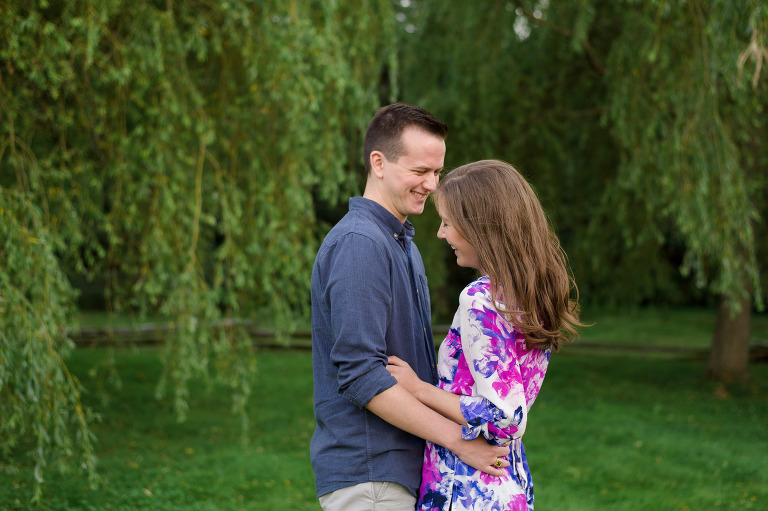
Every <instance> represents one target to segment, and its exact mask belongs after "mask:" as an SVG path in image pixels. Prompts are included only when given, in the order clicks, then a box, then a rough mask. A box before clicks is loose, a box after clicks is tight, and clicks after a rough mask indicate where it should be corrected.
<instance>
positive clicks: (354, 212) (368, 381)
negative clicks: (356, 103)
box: [311, 103, 580, 511]
mask: <svg viewBox="0 0 768 511" xmlns="http://www.w3.org/2000/svg"><path fill="white" fill-rule="evenodd" d="M446 134H447V127H446V125H445V124H444V123H442V122H441V121H440V120H438V119H437V118H436V117H435V116H433V115H432V114H431V113H429V112H428V111H426V110H424V109H422V108H420V107H416V106H413V105H407V104H403V103H396V104H393V105H389V106H386V107H383V108H381V109H379V110H378V112H377V113H376V115H375V116H374V118H373V120H372V121H371V123H370V124H369V126H368V129H367V131H366V135H365V141H364V147H363V156H364V159H365V166H366V170H367V180H366V186H365V191H364V194H363V196H362V197H353V198H351V199H350V201H349V212H348V213H347V214H346V216H344V218H342V220H341V221H339V223H338V224H336V225H335V226H334V227H333V228H332V229H331V231H330V232H329V233H328V235H327V236H326V237H325V239H324V241H323V243H322V245H321V247H320V249H319V251H318V254H317V257H316V260H315V264H314V268H313V271H312V351H313V373H314V407H315V420H316V423H317V426H316V429H315V432H314V435H313V437H312V443H311V458H312V467H313V469H314V472H315V481H316V485H317V493H318V497H319V499H320V505H321V506H322V508H323V509H324V510H325V511H357V510H374V509H375V510H382V511H383V510H398V511H399V510H413V509H421V510H443V511H449V510H450V511H460V510H491V509H492V510H499V511H501V510H511V511H526V510H530V509H533V482H532V479H531V474H530V470H529V468H528V463H527V461H526V457H525V450H524V449H523V444H522V436H523V433H524V432H525V428H526V423H527V417H528V411H529V409H530V407H531V405H532V404H533V401H534V400H535V398H536V396H537V394H538V392H539V389H540V387H541V384H542V381H543V379H544V375H545V373H546V370H547V365H548V362H549V357H550V354H551V352H552V351H553V350H557V349H558V347H559V345H560V344H561V343H563V342H567V341H568V340H569V339H570V338H572V337H574V336H575V335H576V327H578V326H580V322H579V318H578V307H577V303H576V301H575V300H572V299H571V292H572V291H575V283H574V282H573V279H572V277H571V275H570V273H569V271H568V269H567V266H566V261H565V255H564V253H563V252H562V250H561V248H560V244H559V242H558V240H557V237H556V236H555V234H554V232H553V231H552V229H551V227H550V226H549V224H548V222H547V219H546V216H545V214H544V211H543V210H542V207H541V205H540V203H539V200H538V199H537V197H536V195H535V193H534V192H533V190H532V189H531V187H530V185H529V184H528V183H527V182H526V180H525V179H524V178H523V177H522V176H521V175H520V173H519V172H517V170H515V169H514V168H513V167H512V166H511V165H509V164H507V163H504V162H501V161H496V160H484V161H479V162H475V163H470V164H467V165H464V166H461V167H459V168H457V169H455V170H453V171H451V172H450V173H448V174H447V176H446V177H445V178H444V179H443V180H442V181H441V180H440V174H441V172H442V170H443V164H444V157H445V150H446V146H445V138H446ZM430 195H432V196H433V198H434V199H435V205H436V207H437V211H438V213H439V214H440V217H441V219H442V222H441V225H440V228H439V230H438V232H437V236H438V237H439V238H441V239H444V240H445V241H446V242H447V243H448V244H449V245H450V246H451V248H452V249H453V250H454V253H455V255H456V263H457V264H458V265H459V266H463V267H469V268H475V269H476V270H477V271H478V278H477V279H476V280H475V281H474V282H472V283H470V284H469V285H467V287H466V288H464V290H463V291H462V292H461V295H460V297H459V306H458V310H457V311H456V314H455V316H454V319H453V323H452V324H451V328H450V331H449V333H448V335H447V336H446V338H445V340H444V341H443V342H442V344H441V345H440V348H439V352H438V354H437V356H436V355H435V349H434V343H433V338H432V330H431V327H430V316H431V311H430V301H429V290H428V287H427V278H426V272H425V268H424V263H423V261H422V258H421V255H420V254H419V251H418V248H417V247H416V245H415V244H414V242H413V235H414V229H413V226H412V225H411V223H410V222H409V221H408V217H409V216H410V215H418V214H421V213H422V212H423V211H424V207H425V204H426V202H427V199H428V197H429V196H430Z"/></svg>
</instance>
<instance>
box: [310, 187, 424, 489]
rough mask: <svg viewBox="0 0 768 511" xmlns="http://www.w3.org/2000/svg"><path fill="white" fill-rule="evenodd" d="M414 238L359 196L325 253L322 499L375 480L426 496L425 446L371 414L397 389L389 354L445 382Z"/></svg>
mask: <svg viewBox="0 0 768 511" xmlns="http://www.w3.org/2000/svg"><path fill="white" fill-rule="evenodd" d="M413 234H414V230H413V226H412V225H411V223H410V222H408V221H406V222H405V224H401V223H400V221H399V220H398V219H397V218H396V217H395V216H394V215H392V214H391V213H390V212H389V211H387V210H386V209H384V208H383V207H382V206H380V205H379V204H377V203H376V202H373V201H371V200H369V199H365V198H363V197H353V198H351V199H350V200H349V212H348V213H347V214H346V215H345V216H344V218H342V219H341V220H340V221H339V223H338V224H336V226H334V227H333V229H331V231H330V232H329V233H328V235H327V236H326V237H325V240H324V241H323V243H322V245H321V246H320V250H319V251H318V253H317V257H316V259H315V264H314V267H313V269H312V359H313V364H312V365H313V373H314V384H315V387H314V406H315V421H316V423H317V425H316V427H315V432H314V435H313V436H312V442H311V447H310V454H311V458H312V468H313V469H314V471H315V483H316V486H317V495H318V496H322V495H325V494H326V493H330V492H332V491H334V490H338V489H340V488H345V487H348V486H353V485H355V484H359V483H364V482H367V481H392V482H396V483H400V484H402V485H403V486H405V487H406V488H408V490H409V491H410V492H411V493H413V494H414V495H416V494H417V493H418V487H419V483H420V481H421V467H422V460H423V455H424V441H423V440H421V439H420V438H418V437H415V436H413V435H411V434H410V433H406V432H404V431H402V430H400V429H398V428H396V427H394V426H392V425H390V424H389V423H387V422H385V421H384V420H382V419H380V418H379V417H378V416H376V415H375V414H373V413H371V412H369V411H368V410H367V409H366V408H364V407H365V405H366V404H368V402H369V401H370V400H371V399H372V398H373V397H374V396H376V395H377V394H379V393H381V392H383V391H384V390H386V389H388V388H390V387H392V386H393V385H395V383H397V381H396V380H395V378H394V377H393V376H392V375H390V374H389V372H388V371H387V370H386V365H387V357H388V356H390V355H396V356H398V357H400V358H402V359H403V360H405V361H406V362H408V363H409V364H410V365H411V367H412V368H413V370H414V371H416V374H418V375H419V377H420V378H421V379H422V380H424V381H428V382H432V383H433V384H436V383H437V371H436V368H435V349H434V343H433V340H432V329H431V328H430V314H431V311H430V305H429V291H428V289H427V277H426V274H425V271H424V263H423V261H422V259H421V255H420V254H419V251H418V249H417V248H416V245H415V244H413V243H412V241H411V238H412V237H413ZM404 238H405V243H404V242H403V241H404ZM406 244H408V245H409V249H410V253H411V261H412V267H413V273H414V279H413V280H412V279H411V275H410V269H409V268H410V264H409V260H408V253H407V251H406V248H405V245H406Z"/></svg>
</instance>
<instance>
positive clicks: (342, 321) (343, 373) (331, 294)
mask: <svg viewBox="0 0 768 511" xmlns="http://www.w3.org/2000/svg"><path fill="white" fill-rule="evenodd" d="M326 257H328V258H329V260H328V264H327V266H326V267H327V269H328V273H327V275H326V276H325V277H326V279H325V281H326V282H325V288H324V293H325V295H326V296H325V298H326V300H327V302H326V303H329V304H333V307H332V309H331V311H330V312H331V314H330V317H331V325H330V327H331V331H332V335H333V347H332V348H331V351H330V355H331V356H330V358H331V362H332V363H333V364H334V365H335V366H336V367H337V368H338V376H337V381H338V392H339V394H341V395H342V396H343V397H344V398H345V399H347V400H349V401H350V402H352V403H353V404H355V405H357V406H359V407H364V406H365V405H367V404H368V402H369V401H370V400H371V399H373V397H374V396H376V395H377V394H379V393H381V392H383V391H384V390H386V389H388V388H390V387H392V386H393V385H395V384H396V383H397V380H395V378H394V377H393V376H392V375H391V374H389V372H388V371H387V370H386V366H387V356H388V354H387V343H386V333H387V328H388V325H389V322H390V317H391V314H392V291H391V284H390V281H391V264H392V263H391V261H390V259H389V257H388V255H387V250H384V249H383V248H382V247H381V246H379V245H378V244H377V241H376V240H374V239H371V238H370V237H368V236H366V235H364V234H358V233H349V234H346V235H345V236H344V237H342V238H340V239H339V240H338V241H337V242H336V243H335V244H334V247H333V250H332V251H330V252H329V253H328V254H326Z"/></svg>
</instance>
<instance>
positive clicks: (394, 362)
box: [387, 356, 428, 399]
mask: <svg viewBox="0 0 768 511" xmlns="http://www.w3.org/2000/svg"><path fill="white" fill-rule="evenodd" d="M387 362H388V363H389V365H388V366H387V371H389V372H390V374H391V375H392V376H394V377H395V378H396V379H397V383H398V384H400V385H402V386H403V387H404V388H405V390H407V391H408V392H410V393H411V394H412V395H413V396H414V397H416V399H419V390H420V389H421V388H422V386H423V385H428V384H425V383H424V382H423V381H421V380H420V379H419V376H418V375H417V374H416V373H415V372H414V370H413V369H411V366H410V365H408V362H406V361H405V360H402V359H400V358H398V357H394V356H393V357H389V358H388V359H387Z"/></svg>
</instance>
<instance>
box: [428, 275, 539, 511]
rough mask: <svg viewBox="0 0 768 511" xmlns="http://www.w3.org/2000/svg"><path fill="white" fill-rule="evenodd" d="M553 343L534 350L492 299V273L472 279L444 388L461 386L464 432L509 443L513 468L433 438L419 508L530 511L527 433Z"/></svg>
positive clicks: (445, 346)
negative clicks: (494, 472) (490, 468)
mask: <svg viewBox="0 0 768 511" xmlns="http://www.w3.org/2000/svg"><path fill="white" fill-rule="evenodd" d="M549 356H550V351H549V350H546V351H544V350H538V349H534V350H528V349H527V348H526V346H525V338H524V336H523V334H522V333H520V332H519V331H518V330H517V329H516V328H515V327H514V326H513V325H512V324H511V323H509V322H508V321H506V320H505V319H504V317H503V316H502V315H501V314H499V313H498V312H497V311H496V309H495V308H494V306H493V303H492V299H491V291H490V282H489V280H488V277H485V276H483V277H480V278H479V279H477V280H476V281H474V282H472V283H471V284H469V285H468V286H467V287H466V288H464V290H463V291H462V293H461V296H460V298H459V309H458V310H457V311H456V315H455V316H454V318H453V323H452V324H451V329H450V332H449V333H448V336H447V337H446V338H445V340H444V341H443V343H442V344H441V345H440V350H439V352H438V375H439V376H440V383H439V384H438V385H439V387H440V388H442V389H444V390H447V391H449V392H453V393H454V394H460V395H461V396H462V397H461V411H462V414H463V415H464V418H465V419H466V420H467V424H468V426H464V427H463V429H462V435H463V437H464V438H465V439H468V440H471V439H474V438H477V437H478V436H479V435H483V436H484V437H485V438H486V439H487V440H488V441H489V442H492V443H494V444H497V445H510V454H509V457H508V460H509V461H510V466H509V467H508V468H507V474H506V475H504V476H502V477H493V476H490V475H488V474H485V473H483V472H481V471H479V470H475V469H474V468H472V467H470V466H468V465H466V464H465V463H463V462H462V461H461V460H460V459H459V458H458V457H457V456H456V455H454V454H453V453H452V452H451V451H449V450H448V449H445V448H444V447H442V446H439V445H436V444H432V443H430V442H427V447H426V449H425V452H424V469H423V473H422V481H421V489H420V492H419V509H421V510H423V511H426V510H442V511H447V510H448V509H451V511H464V510H467V511H469V510H473V511H479V510H489V511H490V510H493V511H528V510H532V509H533V481H532V479H531V472H530V470H529V469H528V462H527V460H526V457H525V449H524V448H523V442H522V437H523V433H524V432H525V427H526V423H527V419H528V410H530V408H531V405H533V402H534V400H535V399H536V396H537V395H538V393H539V389H540V388H541V384H542V382H543V381H544V375H545V374H546V372H547V365H548V364H549Z"/></svg>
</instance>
